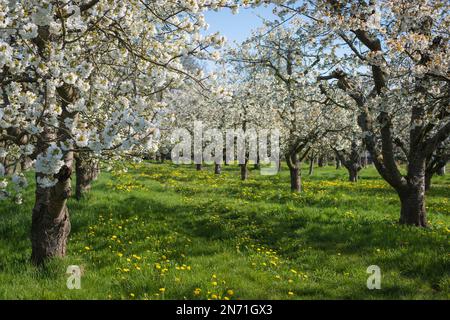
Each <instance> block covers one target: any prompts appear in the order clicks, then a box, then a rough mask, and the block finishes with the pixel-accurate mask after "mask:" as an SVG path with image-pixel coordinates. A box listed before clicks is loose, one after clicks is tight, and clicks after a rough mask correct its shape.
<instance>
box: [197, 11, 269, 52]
mask: <svg viewBox="0 0 450 320" xmlns="http://www.w3.org/2000/svg"><path fill="white" fill-rule="evenodd" d="M272 9H273V6H268V7H263V6H260V7H258V8H248V9H241V10H239V13H237V14H235V15H233V14H232V13H231V10H229V9H222V10H220V11H217V12H215V11H207V12H206V13H205V18H206V22H207V23H208V24H209V29H208V30H207V31H206V32H205V34H211V33H214V32H217V31H219V32H220V33H221V34H222V35H224V36H225V37H226V38H227V40H228V43H229V44H230V45H231V44H232V42H233V41H237V42H242V41H244V40H245V39H246V38H247V37H248V36H249V35H250V33H251V30H254V29H256V28H258V27H260V26H261V25H262V20H261V18H259V17H258V15H259V16H261V17H263V18H266V19H270V20H273V19H275V18H276V16H275V15H273V14H272Z"/></svg>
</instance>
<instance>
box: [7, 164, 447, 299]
mask: <svg viewBox="0 0 450 320" xmlns="http://www.w3.org/2000/svg"><path fill="white" fill-rule="evenodd" d="M346 180H347V174H346V171H345V170H335V169H334V168H332V167H325V168H320V169H316V171H315V172H314V175H313V176H311V177H308V176H305V177H304V179H303V183H304V189H305V192H303V193H301V194H292V193H291V192H289V190H288V189H289V184H288V183H289V177H288V172H287V170H286V169H285V168H284V170H282V172H281V173H280V174H279V175H276V176H269V177H268V176H260V175H259V173H258V171H254V170H252V172H251V174H250V179H249V180H248V181H245V182H242V181H240V180H239V171H238V168H237V167H235V166H228V167H224V170H223V174H222V175H220V176H216V175H214V174H213V170H212V168H211V167H208V168H205V170H204V171H202V172H197V171H195V170H194V168H193V167H190V166H174V165H169V164H163V165H161V164H150V163H145V164H143V165H139V166H136V167H133V168H130V170H129V171H128V172H127V173H122V174H115V175H112V174H110V173H107V172H103V173H102V175H101V177H100V179H99V180H98V181H96V182H95V183H94V185H93V190H92V192H91V193H90V194H89V195H88V197H87V198H86V199H84V200H83V201H80V202H77V201H75V200H72V199H71V200H70V201H69V208H70V214H71V220H72V233H71V236H70V241H69V245H68V255H67V256H66V257H65V258H63V259H55V260H53V261H51V262H50V263H48V264H47V266H46V267H45V268H44V269H36V268H35V267H33V266H32V265H31V264H30V262H29V257H30V253H31V252H30V251H31V250H30V241H29V230H30V225H31V208H32V205H33V186H30V187H29V189H28V190H27V193H26V194H25V197H24V199H25V201H24V204H23V205H22V206H16V205H14V204H12V203H9V202H2V203H1V207H0V298H1V299H207V298H213V299H214V298H221V299H224V298H225V297H226V298H230V299H449V298H450V290H449V284H450V275H449V270H450V259H449V258H450V256H449V242H448V235H449V229H448V228H449V225H450V223H449V222H450V218H449V214H450V206H449V195H450V192H449V190H450V189H449V186H450V179H449V177H448V175H447V176H446V177H436V178H435V179H434V180H433V187H432V190H431V191H430V192H429V195H428V197H427V207H428V215H429V220H430V224H431V226H430V228H429V229H418V228H413V227H405V226H400V225H398V224H397V220H398V216H399V210H400V208H399V200H398V197H397V195H396V193H395V192H394V191H393V190H392V189H391V188H390V187H389V186H388V185H387V184H386V183H385V182H384V181H382V180H381V179H380V178H379V176H378V174H377V173H376V171H375V170H374V169H373V168H367V169H365V170H363V171H362V172H361V180H360V181H359V182H358V183H357V184H351V183H349V182H346ZM68 265H79V266H81V267H82V268H83V270H84V271H83V277H82V281H81V285H82V289H81V290H68V289H67V288H66V279H67V275H66V274H65V271H66V268H67V266H68ZM369 265H378V266H379V267H380V268H381V272H382V282H381V290H368V289H367V287H366V281H367V278H368V276H369V274H367V273H366V269H367V267H368V266H369ZM161 288H164V289H165V290H163V289H161ZM197 288H199V289H200V290H197V291H196V289H197ZM230 290H231V291H230Z"/></svg>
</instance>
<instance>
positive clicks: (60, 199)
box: [31, 166, 72, 265]
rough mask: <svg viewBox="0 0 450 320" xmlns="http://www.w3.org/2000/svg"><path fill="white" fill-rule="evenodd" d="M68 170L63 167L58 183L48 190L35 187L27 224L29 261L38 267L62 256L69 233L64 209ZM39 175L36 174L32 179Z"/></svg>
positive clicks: (68, 185) (67, 194) (68, 176)
mask: <svg viewBox="0 0 450 320" xmlns="http://www.w3.org/2000/svg"><path fill="white" fill-rule="evenodd" d="M71 173H72V171H71V169H70V168H69V167H67V166H63V167H62V168H61V170H60V171H59V173H58V182H57V184H56V185H55V186H53V187H51V188H42V187H40V186H39V185H37V186H36V202H35V205H34V208H33V215H32V223H31V245H32V252H31V260H32V262H33V263H34V264H36V265H41V264H43V263H44V262H45V260H47V259H48V258H51V257H62V256H64V255H65V254H66V246H67V238H68V236H69V233H70V220H69V210H68V208H67V206H66V202H67V199H68V198H69V197H70V195H71V185H70V176H71ZM38 177H39V173H38V174H36V179H37V178H38Z"/></svg>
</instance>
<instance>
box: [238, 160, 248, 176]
mask: <svg viewBox="0 0 450 320" xmlns="http://www.w3.org/2000/svg"><path fill="white" fill-rule="evenodd" d="M239 167H241V180H247V179H248V169H247V164H246V163H245V164H240V165H239Z"/></svg>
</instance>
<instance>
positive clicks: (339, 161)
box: [336, 157, 341, 170]
mask: <svg viewBox="0 0 450 320" xmlns="http://www.w3.org/2000/svg"><path fill="white" fill-rule="evenodd" d="M340 168H341V160H340V159H339V158H338V157H336V170H338V169H340Z"/></svg>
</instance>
